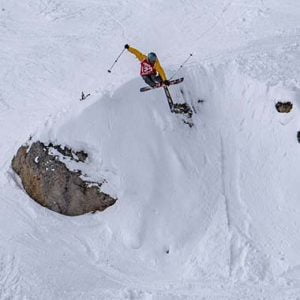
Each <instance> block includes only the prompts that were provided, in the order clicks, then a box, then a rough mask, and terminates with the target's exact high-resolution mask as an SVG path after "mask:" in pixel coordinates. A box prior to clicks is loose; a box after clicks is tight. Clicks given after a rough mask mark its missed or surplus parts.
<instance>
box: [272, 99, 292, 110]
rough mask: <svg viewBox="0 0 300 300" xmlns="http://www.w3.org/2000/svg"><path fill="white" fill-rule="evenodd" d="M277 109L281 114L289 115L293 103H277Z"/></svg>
mask: <svg viewBox="0 0 300 300" xmlns="http://www.w3.org/2000/svg"><path fill="white" fill-rule="evenodd" d="M275 107H276V109H277V111H278V112H280V113H289V112H290V111H291V110H292V108H293V103H291V102H289V101H288V102H277V103H276V105H275Z"/></svg>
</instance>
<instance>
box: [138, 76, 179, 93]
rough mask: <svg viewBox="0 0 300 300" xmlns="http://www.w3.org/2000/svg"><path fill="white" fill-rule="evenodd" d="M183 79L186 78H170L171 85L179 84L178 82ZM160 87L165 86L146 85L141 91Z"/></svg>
mask: <svg viewBox="0 0 300 300" xmlns="http://www.w3.org/2000/svg"><path fill="white" fill-rule="evenodd" d="M183 80H184V78H183V77H181V78H178V79H174V80H170V85H173V84H178V83H180V82H182V81H183ZM160 87H164V85H160V86H155V87H151V86H144V87H142V88H140V92H146V91H151V90H154V89H157V88H160Z"/></svg>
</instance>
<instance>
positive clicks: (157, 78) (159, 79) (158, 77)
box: [153, 75, 163, 84]
mask: <svg viewBox="0 0 300 300" xmlns="http://www.w3.org/2000/svg"><path fill="white" fill-rule="evenodd" d="M153 79H154V81H155V82H157V83H160V84H162V82H163V80H162V78H161V77H160V75H158V76H155V77H154V78H153Z"/></svg>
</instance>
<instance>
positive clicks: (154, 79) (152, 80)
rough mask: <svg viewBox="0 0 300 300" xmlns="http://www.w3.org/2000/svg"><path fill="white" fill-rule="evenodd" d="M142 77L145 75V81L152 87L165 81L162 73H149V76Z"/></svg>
mask: <svg viewBox="0 0 300 300" xmlns="http://www.w3.org/2000/svg"><path fill="white" fill-rule="evenodd" d="M142 77H143V79H144V81H145V82H146V83H147V84H148V85H150V86H151V87H155V86H156V84H157V83H162V82H163V80H162V78H161V77H160V75H148V76H142Z"/></svg>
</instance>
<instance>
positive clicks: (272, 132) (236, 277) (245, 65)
mask: <svg viewBox="0 0 300 300" xmlns="http://www.w3.org/2000/svg"><path fill="white" fill-rule="evenodd" d="M0 3H1V7H0V9H2V10H1V14H0V21H1V22H0V31H1V41H2V43H1V52H0V65H1V70H0V74H1V83H0V116H1V118H0V122H1V127H0V128H1V129H0V133H1V144H0V153H1V156H0V166H1V171H2V172H1V173H0V185H1V189H0V190H1V192H0V208H1V209H0V214H1V217H0V228H1V230H0V237H1V239H0V266H1V269H0V298H1V299H2V298H3V299H271V298H272V299H297V297H298V296H299V295H300V283H299V280H300V268H299V266H300V255H299V249H300V238H299V233H298V230H299V227H300V219H299V212H300V211H299V210H300V206H299V203H298V202H299V198H300V190H299V184H300V182H299V181H300V179H299V178H300V145H299V143H298V142H297V139H296V135H297V131H298V130H299V128H300V124H299V123H300V121H299V115H300V113H299V109H300V107H299V103H300V82H299V81H300V78H299V73H300V63H299V61H300V60H299V58H300V54H299V53H300V52H299V48H300V37H299V32H300V21H299V20H300V18H299V16H300V7H299V4H298V3H297V1H277V3H276V5H275V4H274V3H271V1H252V3H251V4H246V3H244V2H243V1H214V3H205V2H202V1H172V2H169V1H148V2H143V3H141V2H139V1H133V0H130V1H126V2H125V1H111V2H110V1H101V2H99V3H98V2H95V1H91V0H88V1H79V0H77V1H65V2H63V3H62V2H61V1H24V2H23V3H19V2H17V1H11V2H9V3H6V2H4V1H3V2H0ZM279 20H280V22H279ZM127 42H128V43H129V44H132V45H133V46H136V47H138V48H140V49H141V50H143V51H145V52H146V51H150V50H151V51H153V50H155V51H156V52H157V53H158V55H159V57H160V59H161V62H162V64H163V65H164V66H165V67H166V70H167V73H168V74H169V75H170V74H172V72H173V71H174V70H175V69H176V67H177V66H178V65H179V64H180V63H181V62H182V61H183V60H184V59H185V58H186V57H187V56H188V55H189V53H190V52H193V53H194V56H193V60H191V61H190V62H189V64H188V65H187V66H186V67H185V68H184V69H183V70H182V71H181V72H180V73H179V74H178V75H180V76H181V75H182V76H184V77H185V81H184V83H183V84H182V85H181V87H182V90H183V93H181V92H180V91H179V87H178V86H176V87H172V88H171V92H172V95H173V97H174V99H176V100H178V101H180V102H183V101H187V102H188V103H189V104H190V105H191V106H193V107H194V111H195V112H194V115H193V123H194V126H193V127H192V128H190V127H189V126H187V125H186V124H184V123H183V122H182V118H181V117H180V116H178V115H174V114H171V113H170V112H169V108H168V105H167V101H166V99H165V96H164V94H163V92H162V91H161V90H155V91H151V92H147V93H143V94H141V93H140V92H139V87H140V86H141V85H143V82H142V80H141V79H140V78H138V75H137V74H138V63H137V61H136V60H135V59H134V58H133V57H132V56H131V55H130V54H127V53H126V54H124V56H122V57H121V59H120V61H119V63H118V64H117V65H116V67H115V69H114V70H113V72H112V74H108V73H107V71H106V70H107V68H108V67H109V66H110V64H111V63H112V62H113V60H114V59H115V56H116V55H117V54H118V52H120V51H121V50H122V47H123V45H124V44H125V43H127ZM81 91H85V92H86V93H88V92H89V93H91V96H90V97H88V98H87V99H86V100H85V101H79V98H80V94H81ZM199 100H204V101H200V102H199ZM280 100H281V101H286V100H289V101H291V102H293V104H294V107H293V110H292V112H291V113H289V114H279V113H278V112H277V111H276V109H275V104H276V101H280ZM29 136H33V139H41V140H42V141H44V142H47V141H51V142H57V143H61V144H65V145H69V146H71V147H72V148H75V149H78V150H81V149H84V150H86V151H87V152H88V153H89V157H90V158H89V168H88V169H85V173H87V175H88V176H90V177H92V178H93V179H96V180H99V179H100V180H101V179H106V181H107V183H106V184H105V185H104V189H105V191H106V192H108V193H110V194H112V195H114V196H117V197H118V199H119V200H118V201H117V203H116V204H115V205H114V206H113V207H111V208H109V209H107V210H106V211H104V212H102V213H97V214H94V215H85V216H81V217H73V218H70V217H65V216H60V215H58V214H56V213H53V212H51V211H49V210H46V209H44V208H42V207H40V206H38V205H37V204H35V202H33V201H32V200H31V199H30V198H29V197H28V196H26V194H25V193H24V191H23V190H22V187H21V186H20V183H19V181H18V178H16V176H15V175H14V174H13V172H12V171H11V169H10V161H11V158H12V156H13V155H14V154H15V151H16V150H17V148H18V147H19V146H20V144H22V143H24V142H25V141H26V140H28V137H29Z"/></svg>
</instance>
